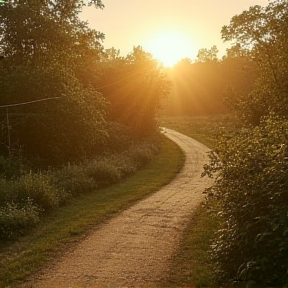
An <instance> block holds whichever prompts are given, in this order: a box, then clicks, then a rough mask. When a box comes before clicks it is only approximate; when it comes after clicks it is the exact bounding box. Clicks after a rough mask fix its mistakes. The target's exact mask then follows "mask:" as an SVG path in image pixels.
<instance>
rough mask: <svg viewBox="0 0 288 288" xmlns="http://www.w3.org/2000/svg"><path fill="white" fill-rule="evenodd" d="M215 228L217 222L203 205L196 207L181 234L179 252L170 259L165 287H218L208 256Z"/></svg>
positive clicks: (217, 224)
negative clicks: (170, 264) (170, 263)
mask: <svg viewBox="0 0 288 288" xmlns="http://www.w3.org/2000/svg"><path fill="white" fill-rule="evenodd" d="M217 227H219V223H218V219H216V218H214V217H213V216H212V215H211V214H210V213H209V211H208V209H207V207H206V206H205V205H204V204H202V205H200V206H198V208H197V209H196V210H195V211H194V213H193V215H192V217H191V219H190V221H189V223H188V225H187V227H186V229H185V231H184V233H183V236H182V239H181V242H180V248H179V249H178V251H176V253H175V254H174V255H173V258H172V266H171V268H170V273H169V277H168V279H167V280H166V283H165V287H168V286H169V287H218V285H217V284H216V281H215V279H214V274H213V263H212V262H211V259H210V257H209V253H208V251H209V250H210V245H211V240H212V238H213V234H214V232H215V231H216V230H217Z"/></svg>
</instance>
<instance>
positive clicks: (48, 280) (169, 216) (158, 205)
mask: <svg viewBox="0 0 288 288" xmlns="http://www.w3.org/2000/svg"><path fill="white" fill-rule="evenodd" d="M163 130H164V133H165V135H166V136H167V137H168V138H170V139H171V140H173V141H174V142H176V143H177V144H178V145H179V146H180V147H181V148H182V149H183V150H184V152H185V154H186V161H185V165H184V167H183V169H182V170H181V172H180V173H179V174H178V175H177V176H176V178H175V179H174V180H173V181H172V182H171V183H170V184H168V185H166V186H165V187H163V188H162V189H160V190H159V191H158V192H156V193H155V194H153V195H152V196H150V197H148V198H146V199H145V200H142V201H140V202H139V203H137V204H136V205H134V206H133V207H131V208H130V209H128V210H126V211H124V212H123V213H121V214H119V216H117V217H115V218H113V219H112V220H110V221H109V222H107V223H106V224H104V225H103V226H102V227H101V228H100V229H98V230H96V231H95V232H93V233H92V234H91V235H90V236H89V237H87V238H86V239H84V240H83V241H82V242H80V243H79V244H78V245H77V246H76V247H75V249H74V250H71V251H68V252H67V253H66V254H64V255H63V257H62V258H61V259H60V260H59V261H58V262H57V263H56V265H55V266H52V267H50V268H48V269H46V270H45V271H44V272H43V273H42V274H41V275H38V276H37V278H36V279H34V280H33V282H30V283H29V286H26V287H33V288H52V287H57V288H64V287H65V288H68V287H69V288H72V287H73V288H80V287H97V288H98V287H99V288H104V287H105V288H108V287H155V286H157V283H159V281H161V280H162V279H163V278H165V275H167V273H169V263H170V262H169V260H170V258H171V256H172V255H173V252H174V251H175V249H176V248H177V245H178V242H179V240H180V236H181V232H182V231H183V229H184V228H185V225H186V223H187V221H188V220H189V216H190V215H191V213H192V212H193V210H194V209H195V207H196V206H197V205H198V204H199V203H200V202H201V201H202V200H203V194H202V192H203V191H204V189H205V187H208V186H209V185H210V184H211V182H210V181H211V180H209V179H207V177H205V178H201V172H202V170H203V165H204V163H207V162H208V156H207V151H208V150H209V149H208V148H207V147H206V146H204V145H202V144H200V143H199V142H197V141H195V140H193V139H191V138H189V137H187V136H185V135H183V134H180V133H177V132H175V131H173V130H170V129H164V128H163Z"/></svg>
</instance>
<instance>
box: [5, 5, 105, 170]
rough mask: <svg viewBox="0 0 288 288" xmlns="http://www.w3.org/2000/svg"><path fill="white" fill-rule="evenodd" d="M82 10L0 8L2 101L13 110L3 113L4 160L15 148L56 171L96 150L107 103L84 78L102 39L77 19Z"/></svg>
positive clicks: (69, 7) (76, 7) (102, 133)
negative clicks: (71, 160)
mask: <svg viewBox="0 0 288 288" xmlns="http://www.w3.org/2000/svg"><path fill="white" fill-rule="evenodd" d="M90 2H93V3H94V4H95V5H96V6H97V7H100V8H101V7H102V3H101V1H90ZM83 5H85V1H80V0H78V1H76V0H74V1H68V2H67V1H66V2H65V3H64V2H63V1H48V0H47V1H40V2H39V1H38V2H37V1H31V0H25V1H12V0H11V1H5V5H2V6H1V7H0V10H1V13H0V22H1V23H3V24H2V25H1V27H0V35H1V37H2V38H1V40H2V43H3V46H2V51H3V54H4V56H5V57H4V59H3V60H1V67H0V69H1V74H0V89H1V91H2V92H3V94H1V95H3V97H2V98H1V100H0V103H1V104H2V105H6V104H9V105H11V106H12V107H9V110H6V111H5V110H3V109H2V110H1V115H0V116H2V119H3V120H2V122H3V124H4V126H2V127H3V128H4V129H3V128H2V129H3V130H2V131H3V132H4V133H3V134H2V139H1V142H2V143H3V144H4V145H3V146H2V149H1V150H2V151H1V152H2V154H4V153H6V154H7V152H8V151H7V147H8V149H9V155H10V154H11V150H12V146H13V145H14V146H16V147H13V148H17V149H18V150H21V153H22V155H24V156H26V157H32V158H34V161H35V159H39V160H40V161H39V162H40V163H39V164H41V165H59V164H62V163H66V162H68V161H69V160H70V159H73V160H75V161H76V160H79V159H83V157H85V156H87V155H93V154H96V153H99V151H100V150H101V145H102V144H103V142H104V140H105V139H106V137H107V133H106V120H105V115H106V103H105V101H104V99H103V97H102V96H101V95H100V93H98V92H97V91H96V90H95V89H93V88H92V87H91V86H89V81H90V80H91V79H90V78H89V77H84V76H85V75H83V73H84V71H85V67H84V66H85V65H86V64H85V63H87V61H88V59H89V61H90V62H93V63H96V62H97V61H98V60H99V58H100V54H101V51H102V46H101V42H100V41H101V39H103V35H102V34H101V33H99V32H97V31H94V30H91V29H89V28H88V26H87V23H85V22H82V21H80V20H79V17H78V13H79V12H80V11H81V9H82V7H83ZM87 81H88V82H87ZM42 100H45V101H42ZM31 102H32V103H31ZM18 103H24V104H25V105H14V106H13V104H18ZM9 118H10V119H9ZM4 119H5V120H6V119H7V121H6V122H7V123H5V120H4ZM8 119H9V123H8ZM5 125H6V126H7V127H8V129H5ZM9 129H10V131H9V132H10V134H11V135H7V133H8V132H7V133H5V130H7V131H8V130H9ZM8 141H9V142H11V143H7V142H8ZM13 153H14V151H13ZM34 164H35V163H34Z"/></svg>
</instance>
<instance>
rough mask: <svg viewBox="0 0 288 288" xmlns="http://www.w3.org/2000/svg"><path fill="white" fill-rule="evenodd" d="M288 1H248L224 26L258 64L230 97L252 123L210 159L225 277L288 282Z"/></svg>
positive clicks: (220, 271) (217, 253) (215, 249)
mask: <svg viewBox="0 0 288 288" xmlns="http://www.w3.org/2000/svg"><path fill="white" fill-rule="evenodd" d="M287 5H288V3H287V1H274V2H272V1H271V2H269V4H268V5H267V6H265V7H261V6H253V7H250V9H249V10H248V11H244V12H243V13H242V14H240V15H236V16H234V17H233V18H232V19H231V22H230V25H228V26H224V27H223V29H222V37H223V38H224V40H234V41H235V42H236V45H238V48H240V49H244V51H245V53H246V55H247V54H248V55H249V57H250V58H251V59H253V61H254V62H255V63H256V64H257V66H258V72H259V78H258V79H257V81H256V82H255V85H254V89H253V91H252V92H250V93H246V94H245V93H244V94H241V93H239V94H237V95H234V97H232V98H230V100H231V104H232V105H233V107H234V108H235V109H236V110H237V111H238V112H239V115H240V118H241V119H242V122H243V123H245V122H246V123H248V124H252V125H246V126H244V127H245V128H243V129H242V130H241V132H239V133H238V135H234V137H229V138H228V139H223V140H222V141H221V142H219V144H218V145H217V148H216V149H215V151H214V152H213V153H212V154H211V162H210V165H207V166H206V167H205V174H207V175H209V176H211V175H213V174H214V175H216V176H217V178H216V183H215V185H214V186H213V187H212V188H211V189H210V190H208V191H207V196H208V199H213V200H215V199H216V200H217V201H218V203H219V205H220V208H219V210H218V211H217V212H218V213H217V215H218V217H221V218H222V220H223V227H222V229H220V230H218V232H217V239H216V240H215V242H214V243H213V246H212V256H213V257H214V259H215V260H216V261H217V263H218V267H217V269H216V271H215V272H216V275H217V276H218V277H219V279H220V280H221V281H229V280H236V281H244V282H245V284H247V285H250V284H253V283H254V284H255V283H256V284H259V285H260V286H268V285H270V286H271V285H276V286H281V285H285V284H286V285H287V268H288V262H287V252H288V251H287V247H288V242H287V239H288V238H287V231H288V230H287V228H288V226H287V225H288V214H287V211H288V204H287V203H288V198H287V191H288V174H287V171H288V169H287V168H288V166H287V165H288V162H287V159H288V158H287V156H288V146H287V140H288V134H287V131H288V121H287V112H288V110H287V109H288V106H287V99H288V98H287V85H286V79H287V75H288V74H287V72H288V70H287V67H288V65H287V64H288V62H287V59H288V54H287V51H288V50H287V47H288V46H287V44H288V42H287V35H288V25H287V24H288V9H287V8H288V6H287ZM275 51H277V53H276V52H275ZM235 96H236V97H235Z"/></svg>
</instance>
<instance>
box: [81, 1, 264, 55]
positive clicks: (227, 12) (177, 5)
mask: <svg viewBox="0 0 288 288" xmlns="http://www.w3.org/2000/svg"><path fill="white" fill-rule="evenodd" d="M102 2H103V4H104V5H105V8H104V9H103V10H96V9H95V8H92V7H90V8H85V9H84V11H83V13H82V19H84V20H88V21H89V23H90V26H91V27H92V28H94V29H96V30H97V31H101V32H103V33H104V34H105V41H104V46H105V48H111V47H115V48H116V49H120V51H121V55H124V56H125V55H127V53H129V52H131V51H132V49H133V46H138V45H140V46H142V47H143V49H144V50H145V51H149V50H150V51H149V52H152V53H154V54H157V53H158V54H159V53H160V52H159V50H160V51H162V50H163V53H164V48H163V47H166V49H168V50H169V49H171V47H173V45H174V44H173V42H179V43H180V44H179V45H178V47H174V50H173V51H171V52H170V55H171V54H172V53H173V55H174V56H175V55H176V54H177V55H178V56H177V57H178V58H180V59H182V58H184V57H188V58H191V59H195V58H196V55H197V52H198V50H199V49H201V48H211V47H212V45H216V46H217V47H218V49H219V50H220V53H219V56H221V55H223V54H224V53H225V49H226V48H227V47H228V45H227V44H225V45H224V44H223V41H222V40H221V34H220V31H221V28H222V26H223V25H227V24H229V22H230V19H231V18H232V17H233V16H234V15H236V14H240V13H241V12H242V11H243V10H247V9H248V8H249V7H250V6H253V5H267V4H268V0H103V1H102ZM165 35H166V36H165ZM169 37H170V38H169ZM174 39H175V40H174ZM173 40H174V41H173ZM169 41H171V43H170V42H169ZM168 46H169V47H170V48H169V47H168ZM151 50H153V51H151ZM157 50H158V52H157ZM158 54H157V55H158ZM157 57H160V56H157ZM171 57H172V56H171Z"/></svg>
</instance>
